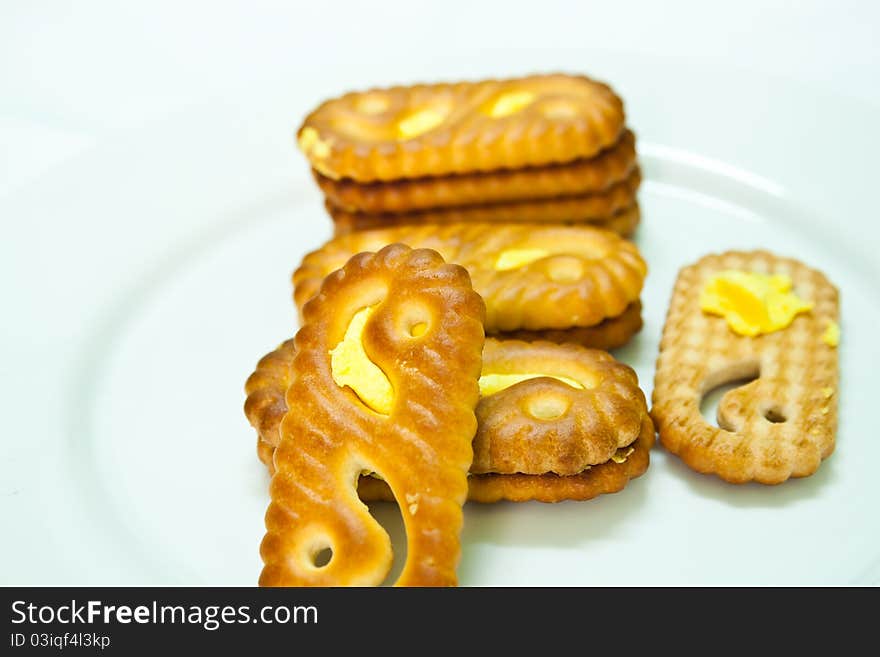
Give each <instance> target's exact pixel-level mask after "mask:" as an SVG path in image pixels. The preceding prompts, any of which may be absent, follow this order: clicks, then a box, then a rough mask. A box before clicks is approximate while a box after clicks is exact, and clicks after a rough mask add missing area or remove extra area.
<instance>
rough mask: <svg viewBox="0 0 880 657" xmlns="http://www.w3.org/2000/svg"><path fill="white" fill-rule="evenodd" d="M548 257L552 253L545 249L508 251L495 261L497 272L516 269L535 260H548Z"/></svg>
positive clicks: (503, 252)
mask: <svg viewBox="0 0 880 657" xmlns="http://www.w3.org/2000/svg"><path fill="white" fill-rule="evenodd" d="M548 255H550V252H549V251H546V250H544V249H508V250H507V251H502V252H501V253H500V254H499V255H498V259H497V260H496V261H495V269H496V270H497V271H507V270H508V269H516V268H518V267H523V266H525V265H527V264H529V263H530V262H534V261H535V260H540V259H541V258H546V257H547V256H548Z"/></svg>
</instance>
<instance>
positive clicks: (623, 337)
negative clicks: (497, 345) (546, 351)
mask: <svg viewBox="0 0 880 657" xmlns="http://www.w3.org/2000/svg"><path fill="white" fill-rule="evenodd" d="M642 324H643V322H642V303H641V301H636V302H635V303H631V304H630V305H628V306H627V307H626V310H624V311H623V313H621V314H620V315H618V316H617V317H609V318H608V319H606V320H603V321H601V322H600V323H598V324H596V325H594V326H576V327H574V328H569V329H545V330H543V331H540V330H539V331H527V330H524V329H523V330H519V331H507V332H501V333H495V334H492V337H493V338H497V339H499V340H525V341H526V342H534V341H536V340H543V341H545V342H557V343H559V344H565V343H567V342H568V343H572V344H579V345H581V346H582V347H589V348H590V349H604V350H606V351H609V350H611V349H617V348H619V347H622V346H623V345H625V344H626V343H628V342H629V341H630V340H631V339H632V337H633V336H634V335H635V334H636V333H638V332H639V331H641V330H642Z"/></svg>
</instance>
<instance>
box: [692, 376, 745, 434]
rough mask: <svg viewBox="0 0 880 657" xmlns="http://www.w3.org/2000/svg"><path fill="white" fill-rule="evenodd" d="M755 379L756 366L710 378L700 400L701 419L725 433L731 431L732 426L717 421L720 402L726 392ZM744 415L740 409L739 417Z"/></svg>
mask: <svg viewBox="0 0 880 657" xmlns="http://www.w3.org/2000/svg"><path fill="white" fill-rule="evenodd" d="M728 377H732V379H729V378H728ZM757 378H758V368H757V366H754V367H753V366H751V365H749V366H748V367H742V368H733V370H732V371H730V372H727V371H725V372H723V373H721V374H720V375H718V376H716V377H711V380H710V381H709V390H708V391H707V392H706V393H705V394H704V395H703V397H702V399H701V400H700V413H701V414H702V416H703V419H705V420H706V422H707V423H708V424H710V425H712V426H713V427H718V428H719V429H723V430H725V431H733V430H734V427H733V426H729V425H728V424H726V423H724V422H720V421H719V417H718V407H719V405H720V404H721V400H722V399H723V398H724V396H725V395H726V394H727V393H728V392H731V391H733V390H736V389H737V388H741V387H743V386H744V385H747V384H749V383H751V382H752V381H754V380H755V379H757ZM716 382H717V383H716ZM713 384H714V385H713ZM744 413H745V409H742V410H741V411H740V413H739V415H740V416H743V415H744Z"/></svg>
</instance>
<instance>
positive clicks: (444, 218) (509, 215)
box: [325, 199, 642, 237]
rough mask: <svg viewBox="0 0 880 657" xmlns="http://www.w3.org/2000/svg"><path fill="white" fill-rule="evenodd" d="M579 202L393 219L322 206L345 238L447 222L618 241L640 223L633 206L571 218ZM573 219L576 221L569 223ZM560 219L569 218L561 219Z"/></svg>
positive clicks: (475, 208)
mask: <svg viewBox="0 0 880 657" xmlns="http://www.w3.org/2000/svg"><path fill="white" fill-rule="evenodd" d="M578 203H580V201H579V200H578V199H571V202H568V203H567V202H562V201H559V202H556V201H535V202H530V203H510V204H504V205H503V207H502V205H485V206H473V207H469V208H450V209H449V210H448V211H443V210H439V211H437V212H433V211H428V212H415V213H408V214H396V215H369V214H361V213H355V214H352V213H349V212H344V211H342V210H338V209H335V208H333V207H331V206H330V205H329V204H326V203H325V207H326V208H327V212H329V213H330V215H331V216H332V218H333V235H334V236H335V237H338V236H340V235H348V234H349V233H354V232H357V231H361V230H373V229H376V228H390V227H394V226H431V225H443V224H447V223H450V222H463V223H473V222H492V223H504V224H516V223H527V222H531V223H543V224H559V225H571V226H590V227H592V228H604V229H605V230H610V231H611V232H613V233H617V234H618V235H620V236H621V237H631V236H632V234H633V233H634V232H635V230H636V228H637V227H638V225H639V222H640V221H641V218H642V214H641V209H640V208H639V204H638V203H634V204H633V205H630V206H628V207H625V208H623V209H622V210H620V211H618V212H616V213H615V214H612V215H610V216H607V217H599V218H595V219H592V218H589V217H578V215H572V214H571V210H572V208H574V209H577V207H576V206H577V205H578ZM572 216H575V217H578V218H575V219H571V218H570V217H572ZM563 217H569V218H566V219H563Z"/></svg>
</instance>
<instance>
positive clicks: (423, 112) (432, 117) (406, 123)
mask: <svg viewBox="0 0 880 657" xmlns="http://www.w3.org/2000/svg"><path fill="white" fill-rule="evenodd" d="M446 114H447V113H446V112H443V111H440V110H438V109H437V108H435V107H425V108H423V109H420V110H416V111H415V112H413V113H412V114H409V115H408V116H407V117H406V118H404V119H401V120H400V121H398V123H397V138H398V139H412V138H413V137H418V136H419V135H421V134H424V133H426V132H428V131H429V130H433V129H434V128H436V127H437V126H438V125H440V124H441V123H443V120H444V119H445V118H446Z"/></svg>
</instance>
